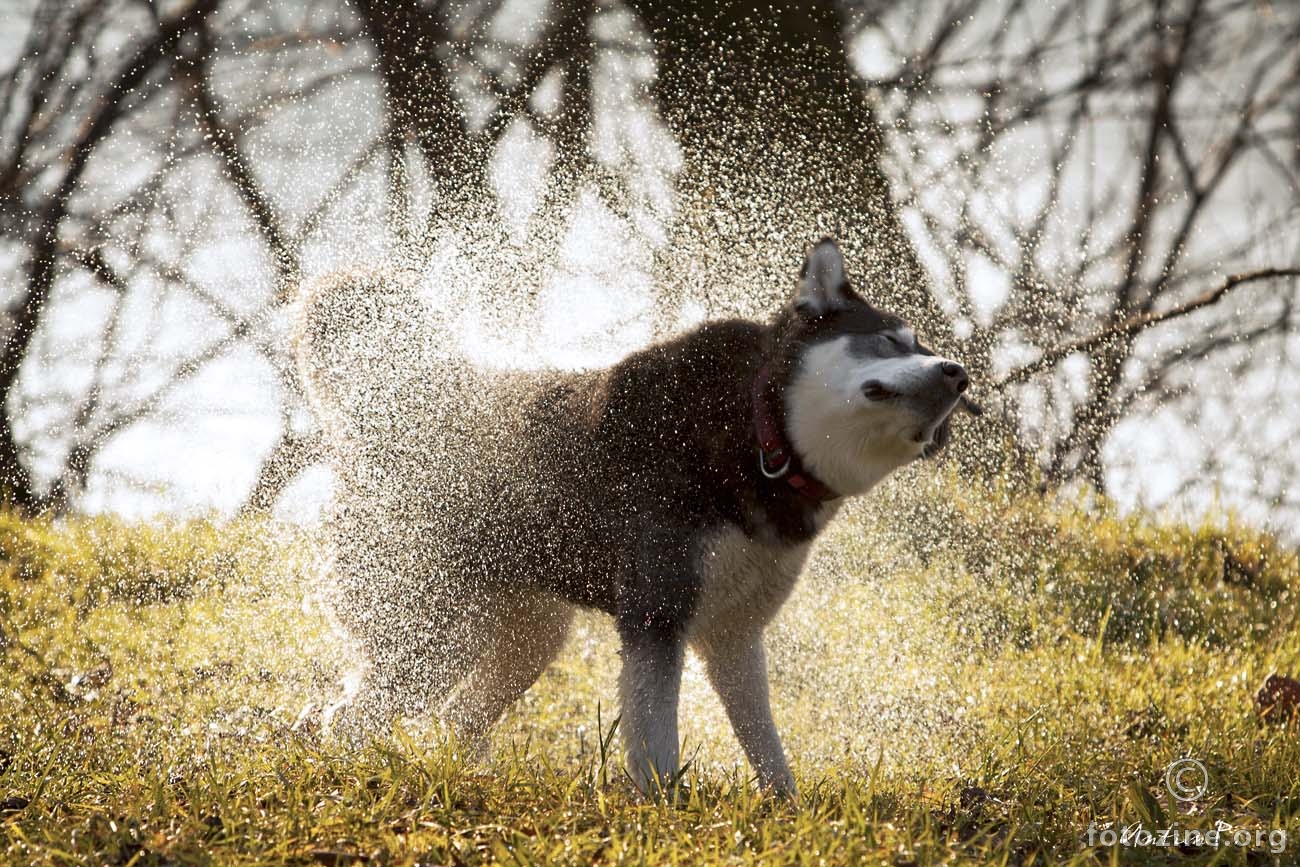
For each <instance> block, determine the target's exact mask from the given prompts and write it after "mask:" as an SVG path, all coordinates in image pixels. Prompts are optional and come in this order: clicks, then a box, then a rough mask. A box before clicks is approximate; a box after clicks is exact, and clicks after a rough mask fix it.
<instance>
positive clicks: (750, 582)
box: [690, 527, 809, 638]
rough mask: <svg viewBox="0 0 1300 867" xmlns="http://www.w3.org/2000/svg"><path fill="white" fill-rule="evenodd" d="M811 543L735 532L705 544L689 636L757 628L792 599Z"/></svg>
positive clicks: (720, 533)
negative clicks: (754, 536)
mask: <svg viewBox="0 0 1300 867" xmlns="http://www.w3.org/2000/svg"><path fill="white" fill-rule="evenodd" d="M808 548H809V543H807V542H804V543H800V544H785V543H782V542H780V541H778V540H776V539H772V540H771V541H766V540H764V539H763V538H762V536H760V537H759V538H758V539H754V538H750V537H749V536H746V535H745V534H744V533H743V532H742V531H741V530H740V529H739V528H735V527H731V528H727V529H725V530H721V531H718V532H716V533H714V534H712V535H710V536H709V537H707V538H706V539H705V540H704V544H703V546H702V550H701V555H700V556H701V563H700V566H701V577H702V579H703V580H702V582H701V587H700V596H699V599H698V601H697V603H696V608H695V616H694V617H693V618H692V620H691V629H690V631H691V633H692V634H693V635H695V636H698V637H704V638H706V637H707V636H708V635H710V634H715V633H718V632H719V631H722V632H746V631H752V630H756V629H761V628H762V627H763V626H764V625H766V624H767V623H768V621H770V620H771V619H772V618H773V617H775V616H776V613H777V611H778V610H779V609H780V608H781V605H782V604H783V603H784V602H785V600H786V599H787V598H788V597H789V596H790V591H791V590H793V589H794V583H795V581H796V580H798V578H799V573H800V572H801V571H802V570H803V565H804V561H805V560H806V559H807V557H808Z"/></svg>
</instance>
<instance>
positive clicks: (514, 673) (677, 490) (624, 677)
mask: <svg viewBox="0 0 1300 867" xmlns="http://www.w3.org/2000/svg"><path fill="white" fill-rule="evenodd" d="M413 299H414V293H413V292H411V291H410V289H409V287H408V286H406V285H405V284H404V283H403V282H402V280H401V279H400V278H385V277H382V276H379V275H374V274H361V275H351V276H345V277H340V278H335V279H333V280H330V281H326V282H325V283H323V284H321V285H320V286H318V287H316V288H315V289H314V290H313V291H311V292H310V293H309V294H308V295H307V297H306V298H305V301H304V304H303V312H302V319H301V322H300V327H299V334H298V343H297V348H298V362H299V365H300V367H301V371H302V374H303V381H304V382H305V383H307V387H308V391H309V395H310V398H311V400H312V403H313V406H314V409H315V411H316V413H317V415H318V416H319V418H320V421H321V424H322V427H323V428H324V431H325V435H326V439H327V441H328V442H329V444H330V446H331V448H332V450H333V456H334V465H335V470H336V473H337V476H338V490H337V497H336V499H337V505H336V507H335V513H334V515H333V532H334V536H335V541H336V543H337V552H336V566H335V568H336V572H337V582H338V587H339V598H338V604H337V610H338V615H339V618H340V619H341V621H342V622H343V624H344V625H345V626H346V627H347V628H348V629H349V630H350V631H351V632H352V633H353V634H354V635H355V637H356V638H357V639H358V641H359V643H360V644H361V646H362V648H363V649H364V651H365V654H366V656H367V666H366V669H365V672H364V675H363V677H362V680H361V682H360V686H359V688H358V690H357V692H356V696H355V701H354V702H353V703H352V704H351V705H350V706H348V707H346V708H345V709H344V710H343V711H342V714H343V715H344V716H343V719H346V720H347V721H348V724H349V725H350V726H353V727H355V728H357V729H360V730H363V731H364V730H366V729H367V728H372V727H374V726H377V725H384V724H386V723H387V722H389V721H390V720H391V718H392V717H393V716H394V715H397V714H415V713H419V712H422V711H426V710H434V711H435V712H437V713H439V714H441V715H442V717H443V718H444V719H446V720H447V721H448V722H450V723H451V724H452V725H453V726H454V728H455V729H456V730H457V731H458V732H459V733H460V734H461V735H462V736H465V737H469V738H478V737H481V736H482V735H483V734H484V733H485V732H486V731H487V729H488V728H489V727H490V726H491V725H492V724H493V723H494V722H495V721H496V720H497V719H498V718H499V717H500V715H501V714H502V713H503V712H504V710H505V709H506V708H507V707H508V706H509V705H510V704H511V703H512V702H514V701H515V700H516V699H517V698H519V697H520V696H521V695H522V694H523V693H524V691H525V690H527V689H528V687H529V686H531V685H532V684H533V682H534V681H535V680H536V679H537V678H538V676H539V675H540V674H541V673H542V672H543V670H544V669H545V668H546V667H547V665H548V664H549V663H550V662H551V660H552V658H553V657H554V656H555V654H556V652H557V651H558V650H559V649H560V647H561V645H562V644H563V643H564V640H565V636H566V633H567V630H568V627H569V623H570V620H571V617H572V613H573V611H574V609H575V607H577V606H585V607H590V608H597V609H600V610H601V611H604V612H606V613H608V614H609V615H610V616H612V617H613V618H614V621H615V623H616V625H617V631H618V636H619V640H620V641H621V645H622V660H623V667H622V674H621V676H620V680H619V689H620V696H621V703H622V723H621V726H622V738H623V743H624V748H625V751H626V756H627V764H628V770H629V772H630V774H631V776H632V777H633V779H634V780H635V781H636V783H637V784H638V786H640V787H641V789H642V790H643V791H654V790H656V789H658V788H660V787H662V786H664V785H668V784H671V783H672V782H673V779H674V775H675V774H676V773H677V772H678V770H679V765H678V734H677V704H678V688H679V684H680V681H681V675H682V663H683V657H684V655H685V653H686V649H687V648H688V647H690V648H692V649H693V650H694V651H695V652H696V653H697V654H699V656H700V657H701V658H702V660H703V662H704V664H705V666H706V668H707V671H708V676H709V678H710V680H711V682H712V684H713V686H714V688H715V689H716V690H717V693H718V696H719V698H720V699H721V701H722V704H723V706H724V707H725V709H726V712H727V716H728V718H729V719H730V720H731V724H732V726H733V728H734V730H735V733H736V737H737V738H738V739H739V741H740V744H741V746H742V747H743V748H744V752H745V755H746V756H747V757H748V759H749V761H750V763H751V765H752V766H753V768H754V770H755V772H756V774H757V777H758V781H759V784H760V785H761V786H763V787H764V788H767V789H770V790H773V791H775V792H780V793H793V792H794V788H795V784H794V779H793V777H792V776H791V774H790V768H789V765H788V764H787V762H786V757H785V753H784V751H783V749H782V746H781V739H780V736H779V735H778V734H777V730H776V726H775V725H774V724H773V721H772V712H771V710H770V708H769V702H768V686H767V672H766V662H765V660H764V655H763V631H764V628H765V627H766V625H767V624H768V622H769V621H770V620H771V619H772V618H773V616H774V615H775V614H776V613H777V610H778V609H779V608H780V607H781V605H782V603H783V602H784V601H785V600H786V598H787V597H788V596H789V594H790V591H791V589H792V588H793V586H794V583H795V580H796V579H797V578H798V576H799V573H800V570H801V569H802V567H803V565H804V560H805V558H806V557H807V554H808V550H809V545H810V543H811V542H812V540H813V538H814V537H815V536H816V535H817V534H818V533H819V532H820V531H821V530H822V529H823V528H824V527H825V526H826V524H827V522H828V521H830V520H831V518H832V517H833V516H834V515H835V513H836V511H837V510H838V509H839V508H840V505H841V504H842V503H843V502H844V500H845V498H847V497H853V496H858V495H861V494H863V493H866V492H867V491H869V490H870V489H871V488H872V486H874V485H875V484H876V483H878V482H879V481H880V480H881V479H883V478H884V477H885V476H886V475H888V474H889V473H890V472H891V471H892V470H894V469H896V468H897V467H900V466H902V465H903V464H906V463H908V462H910V461H913V460H916V459H917V458H921V457H923V456H929V455H932V454H933V453H934V452H935V451H937V450H938V449H939V448H940V447H942V446H943V445H944V443H945V442H947V440H948V436H949V423H950V417H951V415H952V413H953V411H954V409H956V408H958V407H959V406H962V405H966V406H967V407H971V408H973V406H974V405H973V404H971V403H969V402H968V401H967V400H966V397H965V395H964V392H965V391H966V389H967V385H968V382H969V380H968V378H967V375H966V371H965V370H964V369H963V368H962V366H961V365H960V364H958V363H957V362H955V361H951V360H948V359H946V358H940V357H937V356H936V355H934V354H933V353H932V352H930V351H929V350H928V349H926V348H925V347H924V346H923V345H921V344H920V343H919V342H918V341H917V338H916V335H915V334H914V333H913V332H912V330H911V329H910V328H908V326H907V325H906V324H905V323H904V322H903V321H902V320H901V319H899V318H898V317H897V316H894V315H893V314H890V313H888V312H886V311H884V310H881V309H879V308H877V307H874V306H873V305H872V304H870V303H869V302H868V301H867V300H866V299H864V298H863V297H862V296H861V295H859V294H858V292H857V291H855V289H854V288H853V287H852V286H851V285H850V283H849V280H848V277H847V275H846V272H845V265H844V261H843V258H842V256H841V254H840V251H839V249H838V247H837V246H836V244H835V242H834V241H832V240H830V239H829V238H828V239H824V240H822V241H821V242H819V243H817V244H816V245H815V246H813V247H812V249H811V250H810V251H809V252H808V254H807V257H806V260H805V262H804V265H803V269H802V271H801V272H800V274H799V277H798V282H797V285H796V289H795V292H794V294H793V297H792V298H791V299H790V301H789V303H787V304H786V305H784V307H783V309H781V310H780V311H779V312H778V313H777V314H776V315H775V317H774V318H773V320H772V321H771V322H770V323H769V324H759V323H755V322H748V321H741V320H732V321H723V322H714V323H709V324H705V325H702V326H700V327H698V328H696V329H695V330H693V331H690V332H689V333H686V334H684V335H682V336H680V337H678V338H676V339H673V340H670V341H667V342H664V343H660V344H658V345H654V346H651V347H649V348H647V349H644V350H642V351H639V352H635V353H633V354H632V355H629V356H628V357H626V358H625V359H623V360H622V361H620V362H619V363H617V364H615V365H613V366H612V367H609V368H606V369H603V370H597V371H590V372H581V373H568V372H557V371H550V372H544V373H520V372H492V371H488V370H484V369H482V368H479V367H474V366H472V365H471V364H470V363H469V362H468V361H466V360H465V359H464V358H463V357H461V356H460V355H459V354H458V353H457V352H456V351H455V350H452V349H448V348H447V347H446V346H445V343H446V341H447V335H446V334H445V333H443V332H440V331H439V329H438V328H437V327H436V326H432V325H430V324H429V323H428V317H429V314H428V313H427V312H424V311H423V308H421V307H420V306H419V305H418V304H417V303H415V302H414V300H413Z"/></svg>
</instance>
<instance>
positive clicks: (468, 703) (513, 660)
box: [442, 593, 573, 746]
mask: <svg viewBox="0 0 1300 867" xmlns="http://www.w3.org/2000/svg"><path fill="white" fill-rule="evenodd" d="M495 606H496V607H497V608H498V610H499V611H498V615H497V616H496V617H494V618H492V619H491V620H490V621H488V622H487V623H486V624H485V625H484V630H483V632H484V633H487V632H489V631H490V635H487V646H486V648H485V649H484V652H483V653H482V655H481V656H479V657H478V659H477V663H476V664H475V665H474V666H473V668H472V669H471V670H470V671H469V673H468V675H467V676H466V677H465V678H464V680H463V681H462V682H461V684H460V687H459V689H457V690H456V692H455V693H454V694H453V695H452V696H451V697H450V698H449V699H448V701H447V704H446V706H445V707H444V708H443V713H442V716H443V718H444V719H445V720H446V721H447V722H448V723H449V724H450V725H451V726H452V728H453V729H454V730H455V732H456V734H457V736H458V737H460V738H461V739H462V740H463V741H465V742H466V743H468V744H472V745H475V746H482V744H483V741H484V739H485V737H486V735H487V732H488V730H489V729H490V728H491V727H492V725H493V724H494V723H495V722H496V721H497V720H498V719H500V718H501V715H502V714H503V713H505V711H506V709H507V708H509V707H510V705H512V704H514V703H515V701H517V700H518V699H519V697H520V696H522V695H523V694H524V693H525V692H526V691H527V690H528V687H530V686H532V685H533V683H534V682H535V681H536V680H537V678H538V677H540V676H541V674H542V672H543V671H545V670H546V667H547V666H548V665H550V664H551V660H553V659H554V658H555V655H556V654H557V653H559V651H560V648H561V647H563V646H564V641H565V639H566V638H567V637H568V634H569V624H570V622H571V621H572V620H573V606H572V605H570V604H569V603H567V602H565V601H563V600H560V599H557V598H556V597H554V596H551V595H549V594H541V593H519V594H510V595H508V596H502V597H501V598H499V599H497V600H495Z"/></svg>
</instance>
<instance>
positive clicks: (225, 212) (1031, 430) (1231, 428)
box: [0, 0, 1300, 539]
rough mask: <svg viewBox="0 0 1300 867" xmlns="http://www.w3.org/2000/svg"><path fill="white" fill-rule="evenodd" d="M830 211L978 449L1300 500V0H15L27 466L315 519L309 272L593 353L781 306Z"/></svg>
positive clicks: (492, 348)
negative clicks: (954, 383) (909, 325)
mask: <svg viewBox="0 0 1300 867" xmlns="http://www.w3.org/2000/svg"><path fill="white" fill-rule="evenodd" d="M760 6H761V8H760ZM826 232H833V233H835V234H836V235H837V236H839V237H840V238H841V239H842V240H843V242H844V246H845V248H846V253H847V255H848V257H849V260H850V268H851V276H852V277H853V278H854V280H855V282H856V283H857V284H858V285H859V287H860V289H861V290H862V291H863V292H864V294H866V295H867V296H868V297H869V298H870V299H871V300H873V301H874V302H875V303H878V304H880V305H882V306H886V307H890V308H893V309H895V310H897V311H898V312H900V313H902V314H904V315H906V316H908V317H909V318H910V319H912V320H913V322H914V323H915V324H916V326H917V329H918V331H919V332H920V333H921V334H922V335H923V337H924V338H925V339H926V340H927V341H928V342H929V343H931V344H932V345H933V346H935V348H937V349H940V350H942V351H944V352H946V353H949V354H951V355H952V356H953V357H956V358H959V359H961V360H962V361H963V362H964V363H965V364H966V365H967V366H968V368H969V369H970V370H971V372H972V379H973V380H974V383H975V385H974V387H973V391H974V393H975V394H976V396H977V397H978V398H979V399H981V400H982V401H983V402H984V404H985V405H986V407H987V408H988V410H989V412H988V413H987V414H986V416H985V418H984V419H982V420H981V421H980V422H979V423H978V424H976V423H973V422H968V423H967V424H965V425H964V426H963V428H964V429H963V430H960V431H959V432H958V435H957V439H956V442H955V444H954V445H953V446H952V447H950V449H949V451H950V452H951V455H950V456H949V458H948V460H950V461H953V462H955V464H956V465H957V466H958V467H959V468H960V471H961V472H963V473H976V474H985V475H991V476H997V475H1000V474H1006V473H1007V472H1008V469H1007V468H1008V466H1012V467H1016V468H1018V469H1016V470H1014V472H1016V473H1021V474H1024V475H1026V476H1028V477H1029V478H1031V479H1032V481H1033V483H1034V484H1035V485H1037V486H1039V487H1040V488H1042V489H1045V490H1064V491H1073V490H1075V489H1082V490H1086V491H1096V492H1098V493H1100V494H1102V495H1105V496H1108V497H1111V498H1114V499H1115V500H1116V501H1118V502H1119V503H1120V504H1121V505H1122V506H1124V507H1126V508H1152V509H1170V510H1177V511H1189V512H1193V513H1200V512H1203V511H1205V510H1207V509H1214V508H1221V507H1225V506H1226V507H1229V508H1231V509H1233V510H1236V511H1239V512H1240V513H1242V514H1243V515H1244V516H1246V517H1247V518H1248V519H1249V520H1251V521H1252V522H1256V523H1259V524H1262V525H1267V526H1269V527H1272V528H1274V529H1277V530H1279V531H1280V532H1282V533H1283V534H1284V535H1286V536H1288V537H1291V538H1293V539H1294V538H1297V537H1300V489H1297V485H1296V482H1297V480H1298V479H1300V449H1297V448H1295V446H1294V443H1295V441H1296V439H1297V436H1298V435H1300V363H1298V361H1300V333H1298V330H1300V311H1297V309H1296V301H1297V295H1298V294H1300V4H1296V3H1292V2H1277V3H1267V2H1256V0H1204V2H1202V0H1174V2H1160V0H1096V2H1061V3H1049V2H1034V0H1031V2H1025V0H1002V2H976V0H957V2H954V0H913V2H888V0H881V2H874V0H845V2H834V0H823V2H802V3H795V2H783V0H773V2H770V3H766V4H761V5H758V4H752V3H742V2H730V0H723V2H716V3H706V2H701V3H692V2H686V0H668V2H656V0H479V2H467V0H426V2H420V0H392V2H380V0H302V2H276V3H266V2H261V3H259V2H244V0H156V2H145V0H37V2H31V0H0V304H3V310H4V316H3V319H0V344H2V346H3V351H2V353H0V401H2V405H3V413H2V414H0V485H3V489H4V496H5V497H6V498H8V500H9V501H11V502H12V503H14V504H17V505H19V506H21V507H24V508H29V509H51V510H56V511H57V510H77V511H86V512H98V511H114V512H118V513H122V514H125V515H129V516H140V517H145V516H151V515H156V514H158V513H193V512H207V511H215V512H217V513H219V514H233V513H237V512H240V511H262V510H274V511H275V512H276V513H277V514H279V515H281V516H284V517H290V518H295V519H297V518H302V519H307V518H310V517H311V516H313V515H314V514H316V513H317V512H318V510H319V508H320V505H321V503H322V502H324V501H325V500H326V498H327V497H328V495H329V479H328V473H327V472H326V471H325V470H323V469H322V468H321V466H320V462H319V459H318V453H317V443H316V440H315V429H314V426H313V422H312V419H311V417H310V413H309V412H308V411H307V409H306V407H305V404H304V401H303V399H302V395H301V391H300V388H299V384H298V382H297V381H296V374H295V371H294V366H293V362H292V356H291V333H290V332H291V323H292V317H293V305H294V301H295V298H296V297H297V294H298V287H299V286H300V285H301V284H302V283H303V282H304V281H310V280H312V279H314V278H316V277H318V276H320V275H323V274H325V273H328V272H330V271H333V270H336V269H339V268H347V267H386V268H400V269H404V270H409V271H412V272H414V273H416V274H418V275H419V277H420V280H421V285H423V286H424V287H425V298H426V300H427V301H428V302H429V303H430V304H432V305H437V306H438V307H440V308H441V309H444V310H449V311H453V312H454V313H455V314H456V315H457V322H458V323H459V327H458V329H457V333H456V334H454V335H449V339H457V340H460V341H461V342H462V343H463V345H464V347H465V349H466V351H469V352H471V353H473V354H475V355H476V357H478V358H480V359H481V360H482V361H484V363H488V364H496V365H511V366H536V365H564V366H587V365H594V364H603V363H608V362H610V361H612V360H614V359H615V358H617V357H618V356H619V355H620V354H622V353H624V352H626V351H628V350H629V349H630V348H633V347H636V346H640V345H644V344H645V343H646V342H648V341H650V340H652V339H655V338H657V337H661V336H667V335H669V334H672V333H674V332H675V331H678V330H680V329H683V328H686V327H689V326H691V325H692V324H694V323H697V322H699V321H701V320H702V319H704V318H708V317H713V316H723V315H745V316H756V317H766V316H768V315H770V313H771V311H773V310H774V306H775V304H776V303H778V301H779V300H780V299H782V298H784V297H785V295H786V293H787V292H789V291H790V290H791V288H792V286H793V281H794V275H795V273H796V271H797V268H798V266H799V263H800V261H801V257H802V253H803V249H804V247H805V245H806V244H807V243H809V242H810V241H812V240H814V239H815V238H816V237H818V236H819V235H820V234H823V233H826Z"/></svg>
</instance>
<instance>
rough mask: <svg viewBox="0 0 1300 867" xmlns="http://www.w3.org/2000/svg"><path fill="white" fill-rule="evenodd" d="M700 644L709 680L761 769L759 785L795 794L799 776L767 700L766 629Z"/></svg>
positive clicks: (747, 753)
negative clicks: (794, 773) (789, 761)
mask: <svg viewBox="0 0 1300 867" xmlns="http://www.w3.org/2000/svg"><path fill="white" fill-rule="evenodd" d="M697 650H698V651H699V653H700V655H701V656H703V657H704V664H705V667H706V668H707V670H708V673H709V681H710V682H711V683H712V684H713V688H714V690H715V691H716V692H717V693H718V698H720V699H721V700H722V706H723V707H724V708H725V709H726V711H727V718H728V719H730V720H731V727H732V729H734V730H735V732H736V738H737V740H739V741H740V746H741V748H742V749H744V751H745V756H746V757H747V758H748V759H749V763H750V764H751V765H753V767H754V771H755V772H756V773H757V774H758V783H759V785H760V786H762V787H763V788H764V789H769V790H771V791H773V792H775V793H777V794H781V795H794V793H795V786H794V777H793V776H792V775H791V774H790V766H789V765H788V764H787V763H786V759H785V750H784V749H783V748H782V746H781V736H780V735H779V734H778V733H777V731H776V723H775V722H773V721H772V708H771V705H770V703H769V701H768V692H767V657H766V655H765V654H764V653H763V634H762V632H753V633H745V634H742V635H738V636H727V637H725V638H721V639H719V640H717V641H714V642H700V643H698V644H697Z"/></svg>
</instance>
